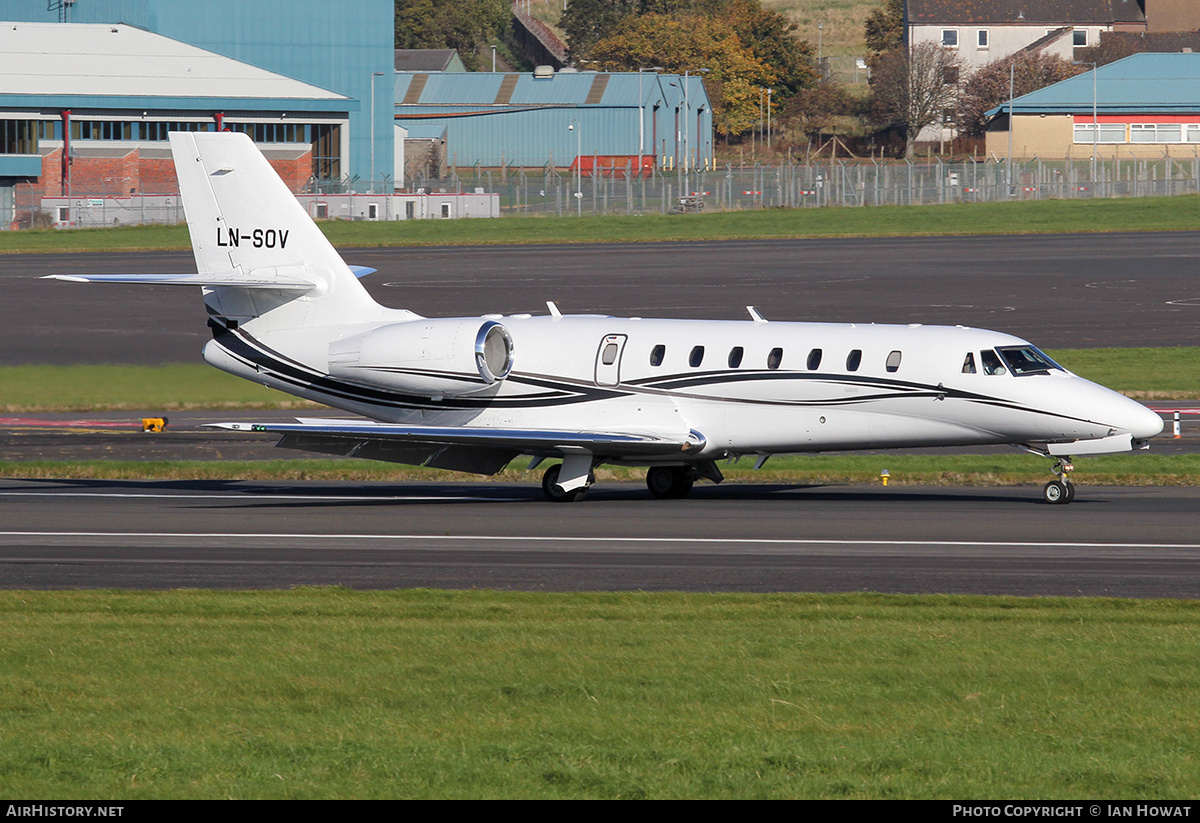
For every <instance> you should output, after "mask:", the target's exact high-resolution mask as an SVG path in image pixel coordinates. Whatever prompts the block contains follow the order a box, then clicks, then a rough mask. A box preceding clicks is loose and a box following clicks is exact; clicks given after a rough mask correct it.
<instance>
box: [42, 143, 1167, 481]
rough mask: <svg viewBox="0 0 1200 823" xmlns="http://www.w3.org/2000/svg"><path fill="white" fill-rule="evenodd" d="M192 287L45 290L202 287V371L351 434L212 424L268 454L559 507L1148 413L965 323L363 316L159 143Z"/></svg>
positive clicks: (1120, 429)
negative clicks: (260, 388) (613, 487)
mask: <svg viewBox="0 0 1200 823" xmlns="http://www.w3.org/2000/svg"><path fill="white" fill-rule="evenodd" d="M170 139H171V150H172V152H173V154H174V158H175V170H176V173H177V174H178V177H179V187H180V194H181V197H182V199H183V203H184V209H185V212H186V215H187V221H188V229H189V231H190V232H191V238H192V248H193V251H194V253H195V257H196V267H197V271H198V272H199V274H164V275H132V274H130V275H120V274H118V275H54V277H58V278H59V279H63V280H72V281H83V282H117V283H152V284H177V285H192V286H200V287H202V289H203V293H204V301H205V304H206V305H207V307H208V314H209V320H208V324H209V326H210V327H211V328H212V333H213V339H212V340H211V341H210V342H209V343H208V344H207V345H206V346H205V347H204V359H205V360H207V361H208V362H209V363H211V364H212V365H214V366H216V367H217V368H219V369H224V370H225V371H228V372H230V373H232V374H236V375H238V376H239V377H244V378H246V379H247V380H252V381H254V382H256V383H261V384H262V385H264V386H269V387H271V388H274V389H280V390H282V391H285V392H289V393H291V394H294V395H297V396H299V397H303V398H306V399H308V400H313V401H316V402H319V403H324V404H326V405H329V406H333V407H335V408H338V409H342V410H345V411H347V412H353V413H355V414H357V415H361V416H362V417H364V418H367V419H365V420H361V419H346V420H330V419H298V420H297V422H292V423H277V424H275V423H270V424H257V423H256V424H249V423H222V424H217V425H219V426H222V427H224V428H227V429H233V430H242V431H256V432H273V433H277V434H279V435H280V440H279V442H278V445H279V446H283V447H287V448H293V449H303V450H307V451H313V452H321V453H325V454H337V455H348V456H354V457H365V458H370V459H374V460H386V461H393V462H398V463H410V464H418V465H426V466H436V467H440V468H446V469H454V470H458V471H465V472H476V473H480V474H494V473H496V472H498V471H500V469H502V468H503V467H504V466H505V465H506V464H507V463H508V462H509V461H511V460H512V459H514V458H515V457H517V456H519V455H528V456H531V457H532V458H533V462H532V463H531V464H530V468H531V469H532V468H533V467H534V466H536V465H537V464H538V463H540V462H541V461H543V460H545V459H547V458H560V459H561V462H559V463H556V464H555V465H553V466H551V467H550V468H549V469H548V470H547V471H546V473H545V476H544V478H543V480H542V488H543V489H544V491H545V494H546V497H548V498H549V499H551V500H555V501H572V500H578V499H580V498H581V497H583V495H584V494H585V493H586V491H587V489H588V487H589V486H590V485H591V484H592V483H593V482H594V475H593V470H594V469H595V468H596V467H597V466H598V465H600V464H603V463H614V464H622V465H639V466H648V467H649V471H648V473H647V476H646V484H647V485H648V486H649V488H650V492H651V493H652V494H653V495H655V496H657V497H681V496H683V495H685V494H687V493H688V492H689V491H690V490H691V488H692V484H693V483H694V482H695V481H696V480H697V479H700V478H704V479H707V480H711V481H713V482H718V483H719V482H720V481H721V479H722V478H721V471H720V469H719V468H718V466H717V461H719V460H724V459H727V458H737V457H741V456H754V457H756V458H757V464H756V465H758V466H761V465H762V463H764V462H765V461H766V459H767V458H768V457H769V456H770V455H773V454H779V453H787V452H793V453H794V452H818V451H838V450H848V449H887V448H899V447H913V446H975V445H988V444H1014V445H1018V446H1021V447H1024V448H1026V449H1028V450H1030V451H1034V452H1037V453H1039V454H1043V455H1045V456H1047V457H1049V458H1052V459H1055V460H1056V461H1057V462H1056V463H1055V466H1054V473H1055V474H1056V475H1057V479H1055V480H1052V481H1051V482H1049V483H1047V484H1046V486H1045V490H1044V497H1045V500H1046V502H1048V503H1067V502H1070V501H1071V499H1072V498H1073V497H1074V494H1075V492H1074V487H1073V486H1072V484H1071V483H1070V482H1069V481H1068V479H1067V472H1069V471H1070V470H1071V464H1070V459H1071V458H1070V456H1069V455H1091V454H1102V453H1108V452H1124V451H1129V450H1131V449H1140V448H1145V447H1146V446H1147V442H1146V441H1147V439H1148V438H1150V437H1153V436H1154V435H1156V434H1158V433H1159V432H1160V431H1162V426H1163V424H1162V420H1161V418H1160V417H1159V416H1158V415H1157V414H1155V413H1154V412H1151V411H1149V410H1148V409H1146V408H1144V407H1143V406H1142V405H1140V404H1138V403H1136V402H1134V401H1132V400H1129V399H1127V398H1125V397H1123V396H1121V395H1119V394H1117V393H1116V392H1113V391H1109V390H1108V389H1106V388H1104V387H1102V386H1098V385H1096V384H1095V383H1091V382H1089V381H1087V380H1084V379H1083V378H1081V377H1078V376H1076V375H1074V374H1072V373H1071V372H1069V371H1067V370H1066V369H1064V368H1062V367H1061V366H1059V365H1058V364H1057V363H1055V362H1054V361H1053V360H1051V359H1050V358H1049V357H1047V356H1046V355H1045V354H1043V353H1042V352H1041V351H1039V350H1038V349H1037V348H1036V347H1034V346H1033V345H1031V344H1029V343H1027V342H1026V341H1024V340H1021V339H1019V338H1016V337H1012V336H1011V335H1007V334H1001V333H998V332H993V331H984V330H980V329H971V328H965V327H962V326H953V327H950V326H922V325H908V326H902V325H859V324H833V323H782V322H768V321H767V320H766V319H764V318H763V317H762V316H761V315H760V314H759V313H758V312H757V311H756V310H755V309H754V308H753V307H748V310H749V314H750V318H749V319H748V320H746V321H740V322H739V321H713V320H652V319H642V318H638V317H631V318H624V319H623V318H614V317H603V316H597V315H565V314H562V313H561V312H560V311H559V310H558V308H557V307H556V306H555V305H554V304H553V303H547V307H548V308H549V314H548V315H547V316H537V317H534V316H531V315H528V314H516V315H511V316H507V317H505V316H501V315H484V316H482V317H446V318H436V319H434V318H426V317H422V316H420V315H418V314H414V313H413V312H411V311H407V310H399V309H389V308H385V307H383V306H380V305H379V304H378V303H376V302H375V301H374V300H373V299H372V298H371V297H370V296H368V294H367V291H366V289H364V288H363V286H362V284H361V283H359V281H358V279H357V278H358V277H361V276H363V275H364V274H368V273H370V271H372V270H371V269H361V268H356V267H351V266H347V265H346V263H344V262H343V261H342V259H341V257H339V256H338V254H337V252H336V251H334V249H333V247H332V246H331V245H330V244H329V242H328V241H327V240H326V239H325V237H324V235H323V234H322V233H321V232H320V230H319V229H318V228H317V227H316V225H315V224H314V223H313V222H312V220H310V219H309V216H308V214H306V213H305V211H304V209H303V208H302V207H301V206H300V204H299V203H298V202H297V200H296V198H295V197H294V196H293V195H292V193H291V192H290V191H288V189H287V187H286V186H285V185H284V184H283V182H282V181H281V180H280V179H279V177H278V176H277V175H276V174H275V172H274V171H273V170H272V169H271V167H270V165H269V164H268V163H267V161H266V160H265V159H264V158H263V156H262V154H260V153H259V152H258V150H257V149H256V148H255V147H254V145H253V143H252V142H251V141H250V139H249V138H248V137H246V136H245V135H241V134H232V133H203V132H201V133H195V132H193V133H175V134H172V135H171V136H170Z"/></svg>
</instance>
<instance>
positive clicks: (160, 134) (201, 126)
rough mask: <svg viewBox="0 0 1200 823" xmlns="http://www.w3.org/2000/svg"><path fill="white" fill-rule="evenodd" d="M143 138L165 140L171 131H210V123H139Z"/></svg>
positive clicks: (203, 121)
mask: <svg viewBox="0 0 1200 823" xmlns="http://www.w3.org/2000/svg"><path fill="white" fill-rule="evenodd" d="M138 125H140V126H141V131H142V138H141V139H143V140H166V139H168V138H167V135H168V134H169V133H170V132H173V131H210V130H211V128H212V123H211V122H210V121H207V120H201V121H192V122H174V123H139V124H138Z"/></svg>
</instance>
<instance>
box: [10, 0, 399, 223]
mask: <svg viewBox="0 0 1200 823" xmlns="http://www.w3.org/2000/svg"><path fill="white" fill-rule="evenodd" d="M393 15H394V9H393V4H392V3H391V2H388V0H359V2H356V3H353V4H330V3H326V2H323V1H322V0H259V1H258V2H256V3H252V4H251V3H242V2H238V1H237V0H206V2H204V3H191V4H189V3H182V2H178V0H48V2H46V3H41V2H30V0H0V20H3V21H6V22H4V23H0V37H3V39H4V40H5V42H4V43H3V45H2V46H0V71H2V72H3V74H4V76H5V78H6V83H5V86H4V88H3V89H0V225H5V226H6V225H7V224H8V219H11V214H12V206H13V201H14V196H15V194H16V193H17V191H18V184H20V183H25V184H29V185H26V186H25V187H23V188H25V189H30V190H31V191H32V192H33V193H34V194H37V195H41V194H59V193H65V192H66V190H67V187H68V186H70V187H71V188H72V189H74V191H75V192H78V193H95V194H96V195H114V194H125V195H128V194H129V193H130V192H131V190H132V191H135V192H138V193H142V192H146V193H154V192H156V191H167V190H172V189H173V171H172V169H171V163H170V155H169V152H168V151H167V150H166V145H167V144H166V132H167V131H169V130H175V129H186V130H218V129H231V130H239V131H245V132H247V133H249V134H250V135H251V136H252V137H253V138H254V139H255V141H256V142H257V143H259V145H260V148H262V149H263V150H264V153H266V154H267V155H268V157H269V158H270V159H271V160H272V163H273V164H274V165H275V167H276V168H277V169H278V170H280V172H281V174H282V175H283V176H284V179H285V180H287V181H288V183H289V185H291V186H292V187H293V188H294V189H295V190H297V191H299V190H301V189H303V188H306V187H307V188H310V189H312V188H317V189H321V188H329V187H337V186H341V187H345V186H351V187H354V188H357V189H360V190H361V189H365V188H367V187H368V183H367V181H369V180H371V179H372V178H373V179H374V181H375V182H376V188H381V187H383V188H386V189H387V190H389V191H390V189H391V180H392V179H393V133H394V132H393V128H392V124H391V119H392V116H391V115H392V112H391V106H390V101H391V99H392V90H391V84H392V82H393V68H392V63H393V48H392V30H393ZM372 94H374V103H375V105H372ZM372 169H373V170H374V174H373V175H372Z"/></svg>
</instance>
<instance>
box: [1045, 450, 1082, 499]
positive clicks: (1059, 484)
mask: <svg viewBox="0 0 1200 823" xmlns="http://www.w3.org/2000/svg"><path fill="white" fill-rule="evenodd" d="M1074 470H1075V467H1074V466H1072V465H1071V458H1069V457H1060V458H1058V461H1057V462H1055V464H1054V469H1053V471H1054V473H1055V474H1056V475H1058V479H1057V480H1051V481H1050V482H1049V483H1047V484H1046V485H1045V486H1043V487H1042V499H1043V500H1045V501H1046V502H1047V503H1052V504H1066V503H1070V502H1071V501H1072V500H1074V499H1075V484H1074V483H1072V482H1071V481H1070V480H1068V479H1067V472H1071V471H1074Z"/></svg>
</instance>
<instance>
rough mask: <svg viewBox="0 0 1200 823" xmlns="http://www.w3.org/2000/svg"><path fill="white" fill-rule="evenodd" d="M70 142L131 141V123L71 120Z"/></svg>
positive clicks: (132, 137)
mask: <svg viewBox="0 0 1200 823" xmlns="http://www.w3.org/2000/svg"><path fill="white" fill-rule="evenodd" d="M71 139H72V140H133V139H134V136H133V123H131V122H128V121H124V122H122V121H120V120H72V121H71Z"/></svg>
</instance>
